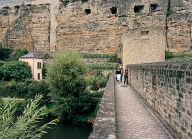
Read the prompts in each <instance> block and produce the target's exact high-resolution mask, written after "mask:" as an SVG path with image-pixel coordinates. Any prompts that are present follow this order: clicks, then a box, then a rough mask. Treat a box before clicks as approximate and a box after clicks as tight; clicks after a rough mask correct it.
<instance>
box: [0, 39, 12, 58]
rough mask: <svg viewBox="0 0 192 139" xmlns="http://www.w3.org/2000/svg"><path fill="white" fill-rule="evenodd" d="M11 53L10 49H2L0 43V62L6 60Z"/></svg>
mask: <svg viewBox="0 0 192 139" xmlns="http://www.w3.org/2000/svg"><path fill="white" fill-rule="evenodd" d="M12 51H13V50H12V49H10V48H3V46H2V44H1V42H0V60H7V59H8V58H9V55H10V54H11V52H12Z"/></svg>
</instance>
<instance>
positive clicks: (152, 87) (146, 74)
mask: <svg viewBox="0 0 192 139" xmlns="http://www.w3.org/2000/svg"><path fill="white" fill-rule="evenodd" d="M191 64H192V59H190V60H180V61H170V62H159V63H148V64H147V63H146V64H139V65H127V67H128V70H129V83H130V85H131V87H132V88H133V89H134V90H135V91H136V92H137V93H138V94H140V96H142V97H143V98H144V100H146V101H147V103H148V104H149V105H150V106H151V107H152V108H153V109H154V110H155V112H156V113H157V114H159V115H160V116H161V117H162V119H163V120H164V121H165V122H166V123H167V124H168V125H169V126H170V127H172V128H173V129H174V130H175V131H176V133H177V135H179V136H180V138H182V139H184V138H186V139H190V138H192V131H191V127H192V117H191V116H192V107H191V106H192V102H191V97H192V86H191V82H192V80H191V79H192V78H191V77H192V74H191V73H192V67H191Z"/></svg>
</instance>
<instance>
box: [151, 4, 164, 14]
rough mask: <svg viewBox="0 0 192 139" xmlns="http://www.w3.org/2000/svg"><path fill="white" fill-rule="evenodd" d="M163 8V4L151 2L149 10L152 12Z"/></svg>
mask: <svg viewBox="0 0 192 139" xmlns="http://www.w3.org/2000/svg"><path fill="white" fill-rule="evenodd" d="M160 10H161V5H159V4H150V7H149V11H150V12H155V11H160Z"/></svg>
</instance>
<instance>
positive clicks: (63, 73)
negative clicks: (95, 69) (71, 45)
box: [47, 50, 87, 119]
mask: <svg viewBox="0 0 192 139" xmlns="http://www.w3.org/2000/svg"><path fill="white" fill-rule="evenodd" d="M86 74H87V66H86V63H85V61H84V60H83V59H82V57H81V55H80V54H79V53H78V52H76V51H69V50H67V51H64V52H61V53H58V54H57V55H55V56H54V58H53V62H52V64H51V65H50V66H49V68H48V70H47V78H48V83H49V86H50V90H51V93H50V96H51V98H52V100H53V101H55V102H56V103H57V104H56V107H54V109H53V113H54V114H55V115H57V116H59V118H61V119H64V118H66V117H69V115H70V114H74V113H75V111H76V109H77V105H78V98H79V97H80V95H81V93H83V92H84V90H85V88H86V82H85V79H84V76H85V75H86Z"/></svg>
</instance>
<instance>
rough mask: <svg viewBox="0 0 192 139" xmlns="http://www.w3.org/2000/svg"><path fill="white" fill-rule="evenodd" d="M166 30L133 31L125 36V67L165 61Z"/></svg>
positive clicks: (155, 28)
mask: <svg viewBox="0 0 192 139" xmlns="http://www.w3.org/2000/svg"><path fill="white" fill-rule="evenodd" d="M164 36H165V29H164V28H162V27H159V28H157V27H154V28H152V27H147V28H139V29H132V30H129V31H127V32H126V33H125V34H124V36H123V39H122V40H123V65H124V68H125V66H126V65H127V64H140V63H149V62H162V61H165V55H164V52H165V48H166V39H165V37H164Z"/></svg>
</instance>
